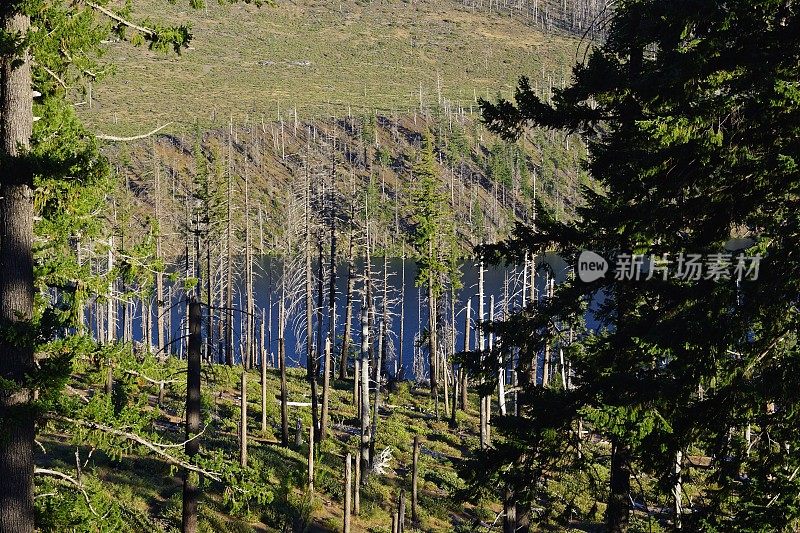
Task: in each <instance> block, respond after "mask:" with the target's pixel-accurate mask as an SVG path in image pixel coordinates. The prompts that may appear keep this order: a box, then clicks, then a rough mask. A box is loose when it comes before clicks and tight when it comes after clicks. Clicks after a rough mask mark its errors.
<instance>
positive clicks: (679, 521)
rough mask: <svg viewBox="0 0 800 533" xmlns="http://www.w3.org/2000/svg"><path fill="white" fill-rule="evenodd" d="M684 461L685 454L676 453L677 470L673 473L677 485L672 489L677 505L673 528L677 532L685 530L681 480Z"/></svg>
mask: <svg viewBox="0 0 800 533" xmlns="http://www.w3.org/2000/svg"><path fill="white" fill-rule="evenodd" d="M682 461H683V452H682V451H680V450H678V451H677V452H675V469H674V470H673V471H672V473H673V474H674V476H675V485H674V487H673V489H672V499H673V502H674V504H675V518H674V522H673V526H674V528H675V529H676V530H680V529H683V504H682V501H681V500H682V497H683V480H682V479H681V466H682V465H681V463H682Z"/></svg>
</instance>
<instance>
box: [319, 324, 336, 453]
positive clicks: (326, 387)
mask: <svg viewBox="0 0 800 533" xmlns="http://www.w3.org/2000/svg"><path fill="white" fill-rule="evenodd" d="M324 363H325V368H324V370H323V372H324V374H323V377H322V424H321V427H320V431H319V440H320V442H321V441H323V440H324V439H325V438H326V436H327V433H328V404H329V402H330V389H331V371H332V370H333V369H332V368H331V338H330V337H327V338H326V339H325V361H324Z"/></svg>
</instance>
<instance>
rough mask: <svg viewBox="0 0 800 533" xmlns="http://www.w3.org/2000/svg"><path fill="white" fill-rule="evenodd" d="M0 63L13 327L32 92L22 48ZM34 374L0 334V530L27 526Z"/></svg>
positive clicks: (23, 279) (14, 18)
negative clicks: (0, 385)
mask: <svg viewBox="0 0 800 533" xmlns="http://www.w3.org/2000/svg"><path fill="white" fill-rule="evenodd" d="M23 4H25V2H21V1H12V2H6V3H5V5H3V6H2V7H0V17H2V18H1V19H0V23H2V31H3V32H5V33H6V35H7V38H8V37H9V36H14V37H16V36H20V37H25V36H26V35H27V32H28V30H29V29H30V18H29V17H28V16H27V15H23V14H21V13H20V11H21V10H22V8H23ZM23 42H24V41H23ZM6 48H8V47H6ZM0 61H2V64H0V84H2V85H0V136H2V140H0V142H1V143H2V147H1V148H0V161H2V163H1V165H2V166H0V169H2V172H0V327H2V328H13V327H20V326H24V325H25V324H27V323H28V322H29V321H30V320H31V319H32V318H33V295H34V284H33V176H32V173H31V169H30V168H29V166H28V165H27V164H26V163H25V162H24V160H23V159H22V158H23V157H24V156H25V154H26V152H27V151H28V149H29V148H30V138H31V134H32V133H31V132H32V129H33V111H32V105H33V96H32V93H31V61H30V53H29V50H28V49H27V48H25V49H24V50H20V51H19V53H18V54H17V53H12V52H10V51H8V50H6V52H5V53H4V55H3V56H2V57H1V58H0ZM33 371H34V359H33V345H32V344H31V343H29V342H26V341H21V342H14V341H13V340H11V339H10V338H9V336H6V335H0V378H2V379H3V380H8V381H9V382H11V383H13V384H14V385H18V386H19V388H18V389H17V390H16V391H14V392H10V388H9V387H5V392H2V393H0V420H2V421H3V437H2V438H0V479H2V480H3V481H2V483H0V531H9V532H11V531H13V532H14V533H29V532H32V531H33V528H34V518H33V445H34V435H35V429H34V417H32V416H29V414H28V408H29V403H30V401H31V400H32V393H31V391H30V390H28V389H27V387H26V386H25V383H26V382H27V375H29V374H31V373H32V372H33Z"/></svg>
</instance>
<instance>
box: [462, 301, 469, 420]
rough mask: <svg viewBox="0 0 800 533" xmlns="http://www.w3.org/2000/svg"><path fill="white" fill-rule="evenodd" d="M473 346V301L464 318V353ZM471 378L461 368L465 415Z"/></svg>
mask: <svg viewBox="0 0 800 533" xmlns="http://www.w3.org/2000/svg"><path fill="white" fill-rule="evenodd" d="M471 344H472V299H469V300H467V309H466V312H465V318H464V351H465V352H468V351H470V350H471V349H472V348H471ZM468 387H469V377H468V376H467V372H466V370H464V368H463V366H462V368H461V410H462V411H464V412H465V413H466V412H467V408H468V406H469V397H468V392H469V391H468Z"/></svg>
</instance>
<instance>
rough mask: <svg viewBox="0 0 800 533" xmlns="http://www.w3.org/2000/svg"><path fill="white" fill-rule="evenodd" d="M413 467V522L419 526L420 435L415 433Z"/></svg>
mask: <svg viewBox="0 0 800 533" xmlns="http://www.w3.org/2000/svg"><path fill="white" fill-rule="evenodd" d="M412 460H413V463H412V467H411V522H413V524H414V526H415V527H418V526H419V516H418V515H417V484H418V483H419V435H414V455H413V459H412Z"/></svg>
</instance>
